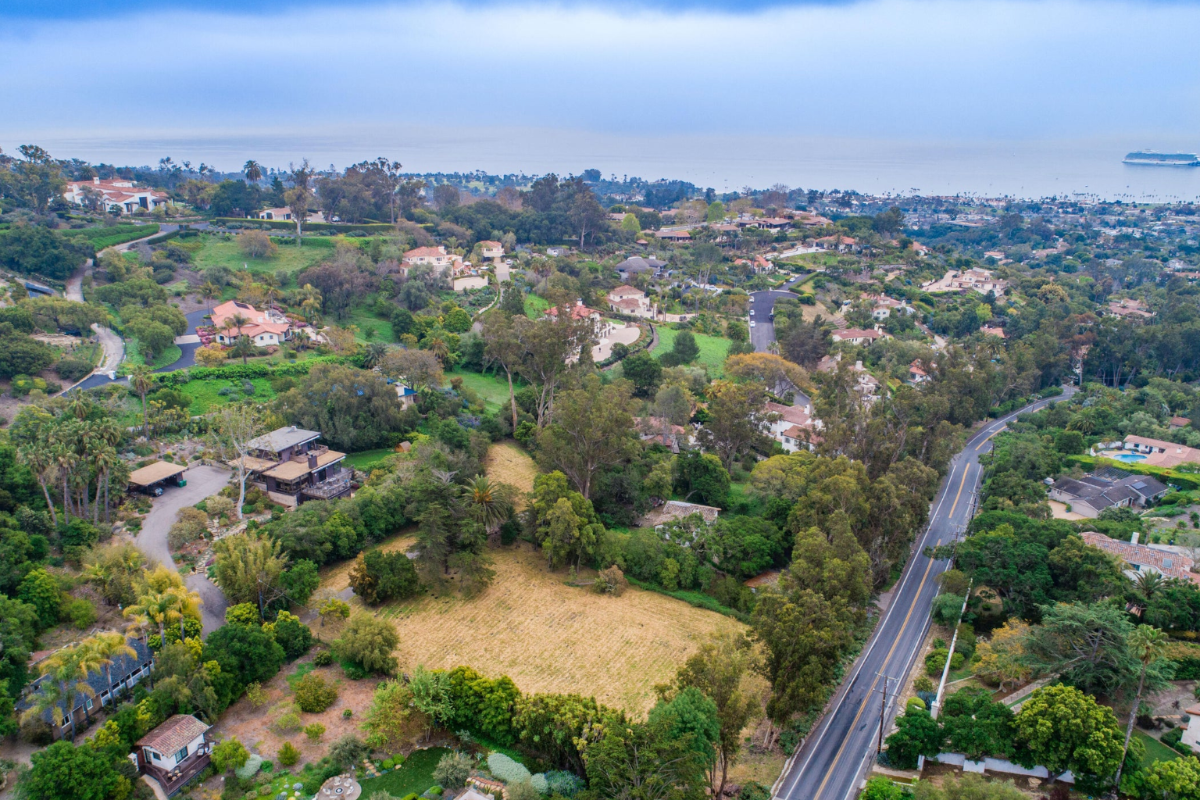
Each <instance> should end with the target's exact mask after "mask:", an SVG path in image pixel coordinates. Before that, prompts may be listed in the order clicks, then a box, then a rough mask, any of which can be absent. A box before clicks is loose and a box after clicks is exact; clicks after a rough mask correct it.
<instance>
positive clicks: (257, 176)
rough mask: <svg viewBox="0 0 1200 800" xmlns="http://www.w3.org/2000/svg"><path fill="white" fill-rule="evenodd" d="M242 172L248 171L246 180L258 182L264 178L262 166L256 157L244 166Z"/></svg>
mask: <svg viewBox="0 0 1200 800" xmlns="http://www.w3.org/2000/svg"><path fill="white" fill-rule="evenodd" d="M242 172H244V173H246V180H248V181H250V183H258V182H259V181H260V180H262V176H263V173H262V167H261V166H259V163H258V162H257V161H255V160H254V159H250V160H249V161H247V162H246V163H245V164H244V165H243V166H242Z"/></svg>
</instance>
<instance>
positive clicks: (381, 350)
mask: <svg viewBox="0 0 1200 800" xmlns="http://www.w3.org/2000/svg"><path fill="white" fill-rule="evenodd" d="M385 355H387V345H385V344H383V343H382V342H371V343H370V344H368V345H367V347H366V349H365V350H364V351H363V366H364V367H366V368H367V369H371V368H372V367H375V366H378V365H379V362H381V361H383V357H384V356H385Z"/></svg>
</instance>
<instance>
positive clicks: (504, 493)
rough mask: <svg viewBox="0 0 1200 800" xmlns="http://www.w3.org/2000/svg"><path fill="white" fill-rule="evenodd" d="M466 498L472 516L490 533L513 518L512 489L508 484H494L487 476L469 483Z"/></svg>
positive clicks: (472, 479) (471, 480) (480, 476)
mask: <svg viewBox="0 0 1200 800" xmlns="http://www.w3.org/2000/svg"><path fill="white" fill-rule="evenodd" d="M466 498H467V501H468V502H469V503H470V510H471V513H472V516H474V517H475V518H476V519H478V520H479V521H480V522H482V523H483V526H484V527H485V528H486V529H487V530H488V532H489V533H490V532H491V531H493V530H494V529H496V528H498V527H500V526H501V525H503V524H504V523H505V522H506V521H508V519H509V517H511V516H512V512H513V507H512V487H511V486H509V485H508V484H506V483H498V484H494V483H492V482H491V481H490V480H488V477H487V476H486V475H479V476H478V477H475V478H471V479H470V480H468V481H467V483H466Z"/></svg>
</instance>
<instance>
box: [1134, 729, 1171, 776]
mask: <svg viewBox="0 0 1200 800" xmlns="http://www.w3.org/2000/svg"><path fill="white" fill-rule="evenodd" d="M1133 735H1134V736H1136V737H1138V738H1139V739H1140V740H1141V742H1142V744H1144V745H1145V746H1146V755H1145V756H1143V757H1142V766H1143V767H1148V766H1150V765H1151V764H1153V763H1154V762H1155V761H1174V760H1175V759H1177V758H1179V753H1176V752H1175V751H1174V750H1172V749H1171V748H1169V747H1167V746H1166V745H1165V744H1163V743H1162V742H1160V741H1159V740H1158V739H1155V738H1154V737H1153V736H1147V735H1146V734H1145V733H1142V732H1141V731H1139V730H1138V729H1137V728H1134V730H1133Z"/></svg>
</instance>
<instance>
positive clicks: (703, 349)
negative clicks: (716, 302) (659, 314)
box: [654, 325, 730, 378]
mask: <svg viewBox="0 0 1200 800" xmlns="http://www.w3.org/2000/svg"><path fill="white" fill-rule="evenodd" d="M657 330H658V346H657V347H655V348H654V356H655V357H656V358H662V356H663V353H666V352H667V351H669V350H670V349H671V348H672V347H674V346H675V337H676V336H678V335H679V331H677V330H675V329H674V328H668V327H666V326H665V325H660V326H659V327H658V328H657ZM693 335H694V336H695V337H696V344H697V345H699V346H700V355H699V356H698V357H697V358H696V361H695V362H694V363H696V364H703V365H704V366H706V367H708V374H709V377H712V378H720V377H723V376H724V375H725V356H727V355H729V345H730V341H729V340H728V339H726V338H725V337H724V336H708V335H706V334H703V333H696V334H693Z"/></svg>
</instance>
